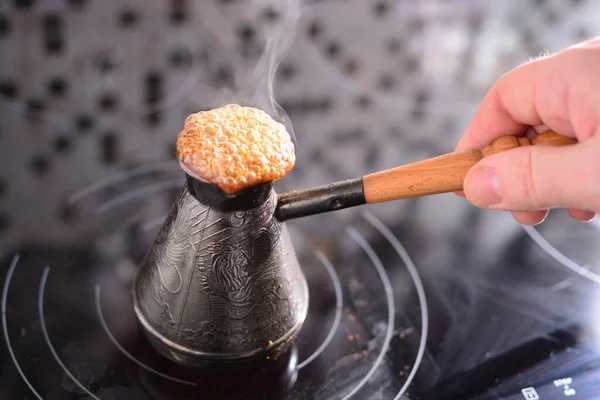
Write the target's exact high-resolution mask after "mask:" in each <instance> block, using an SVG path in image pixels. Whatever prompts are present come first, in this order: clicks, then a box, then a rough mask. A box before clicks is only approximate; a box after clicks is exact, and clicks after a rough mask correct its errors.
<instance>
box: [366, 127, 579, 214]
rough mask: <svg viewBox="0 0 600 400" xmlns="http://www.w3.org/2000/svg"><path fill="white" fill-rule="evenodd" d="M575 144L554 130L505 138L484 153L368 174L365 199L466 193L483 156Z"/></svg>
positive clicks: (456, 155) (445, 157)
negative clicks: (465, 186) (471, 173)
mask: <svg viewBox="0 0 600 400" xmlns="http://www.w3.org/2000/svg"><path fill="white" fill-rule="evenodd" d="M575 143H577V140H575V139H572V138H568V137H565V136H562V135H559V134H558V133H555V132H553V131H546V132H543V133H541V134H539V135H537V136H536V137H535V138H534V139H533V140H530V139H528V138H526V137H516V136H502V137H499V138H498V139H496V140H494V142H493V143H492V144H491V145H489V146H486V147H484V148H483V149H482V150H470V151H464V152H455V153H449V154H445V155H442V156H439V157H434V158H430V159H427V160H423V161H419V162H416V163H414V164H408V165H402V166H399V167H396V168H392V169H388V170H385V171H380V172H376V173H373V174H370V175H366V176H364V177H363V185H364V192H365V199H366V201H367V203H381V202H384V201H391V200H400V199H406V198H411V197H420V196H427V195H431V194H439V193H449V192H458V191H461V190H463V182H464V179H465V176H466V175H467V172H468V171H469V170H470V169H471V168H472V167H473V166H474V165H475V164H476V163H477V162H479V160H481V159H482V158H483V157H487V156H489V155H491V154H495V153H499V152H501V151H506V150H510V149H513V148H515V147H519V146H531V145H547V146H566V145H570V144H575Z"/></svg>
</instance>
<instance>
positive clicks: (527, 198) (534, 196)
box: [518, 149, 540, 208]
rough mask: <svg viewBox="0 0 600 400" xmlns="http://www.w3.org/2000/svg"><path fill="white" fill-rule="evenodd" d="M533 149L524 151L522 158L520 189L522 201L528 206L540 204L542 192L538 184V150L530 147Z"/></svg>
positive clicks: (533, 206) (532, 206)
mask: <svg viewBox="0 0 600 400" xmlns="http://www.w3.org/2000/svg"><path fill="white" fill-rule="evenodd" d="M528 150H532V151H523V153H522V160H521V168H520V170H521V177H520V182H519V184H520V188H519V189H520V190H519V191H518V193H519V196H520V199H519V200H520V202H523V203H524V204H525V205H526V206H528V207H531V208H536V207H538V206H539V204H540V193H539V190H538V187H537V185H536V179H535V178H536V165H537V163H536V157H535V154H536V152H535V151H534V149H528Z"/></svg>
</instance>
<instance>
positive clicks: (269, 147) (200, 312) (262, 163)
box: [134, 105, 576, 367]
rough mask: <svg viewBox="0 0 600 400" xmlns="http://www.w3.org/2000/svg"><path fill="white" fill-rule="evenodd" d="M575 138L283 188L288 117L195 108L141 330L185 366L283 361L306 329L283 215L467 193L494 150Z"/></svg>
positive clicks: (143, 291) (147, 267)
mask: <svg viewBox="0 0 600 400" xmlns="http://www.w3.org/2000/svg"><path fill="white" fill-rule="evenodd" d="M574 143H576V141H575V140H573V139H571V138H567V137H564V136H561V135H558V134H557V133H554V132H551V131H547V132H544V133H542V134H540V135H538V136H536V137H535V138H534V139H532V140H530V139H527V138H525V137H514V136H505V137H501V138H499V139H497V140H496V141H494V143H492V144H491V145H490V146H488V147H486V148H484V149H483V150H471V151H466V152H454V153H449V154H446V155H442V156H439V157H435V158H431V159H428V160H424V161H420V162H417V163H413V164H408V165H403V166H399V167H396V168H392V169H389V170H385V171H380V172H377V173H374V174H370V175H366V176H364V177H361V178H357V179H351V180H347V181H343V182H337V183H333V184H328V185H324V186H319V187H316V188H311V189H305V190H299V191H291V192H289V193H284V194H279V195H277V194H276V193H275V191H274V189H273V186H274V182H275V181H276V180H278V179H281V178H283V177H284V176H285V175H286V174H287V173H288V172H289V171H290V170H291V169H292V168H293V165H294V163H295V154H294V147H293V143H292V142H291V139H290V137H289V134H288V133H287V132H286V130H285V127H284V126H283V125H282V124H280V123H278V122H276V121H274V120H273V119H271V117H270V116H268V115H267V114H266V113H264V112H262V111H260V110H257V109H254V108H251V107H240V106H238V105H228V106H225V107H221V108H218V109H214V110H211V111H202V112H199V113H197V114H192V115H190V116H189V117H188V118H187V119H186V121H185V124H184V129H183V130H182V131H181V133H180V134H179V136H178V138H177V144H176V149H177V157H178V160H179V163H180V165H181V167H182V169H183V172H184V173H185V177H186V181H185V184H184V185H183V188H182V190H181V193H180V194H179V196H178V198H177V200H176V201H175V202H174V204H173V206H172V208H171V211H170V213H169V214H168V216H167V218H166V220H165V222H164V224H163V226H162V228H161V229H160V231H159V233H158V235H157V237H156V239H155V241H154V243H153V244H152V246H151V247H150V249H149V251H148V253H147V254H146V256H145V258H144V259H143V261H142V262H141V265H140V267H139V270H138V273H137V277H136V280H135V284H134V310H135V313H136V316H137V318H138V320H139V322H140V325H141V327H142V331H143V332H144V334H145V336H146V337H147V338H148V340H149V342H150V343H151V344H152V345H153V346H154V347H155V348H156V349H157V350H158V351H159V352H160V353H161V354H163V355H164V356H165V357H167V358H168V359H170V360H172V361H175V362H176V363H178V364H181V365H185V366H190V367H207V366H208V367H215V366H217V367H218V366H223V365H225V366H230V365H234V364H245V363H247V362H250V363H252V362H254V361H261V360H269V359H276V358H277V357H278V356H279V355H280V354H282V352H284V351H285V350H286V349H288V347H289V346H290V345H291V344H292V343H293V341H294V340H295V339H296V337H297V335H298V334H299V332H300V330H301V328H302V325H303V323H304V320H305V318H306V315H307V311H308V303H309V294H308V287H307V282H306V279H305V277H304V274H303V272H302V269H301V267H300V265H299V262H298V259H297V257H296V254H295V252H294V247H293V244H292V240H291V238H290V235H289V233H288V230H287V227H286V224H285V221H286V220H289V219H293V218H299V217H305V216H309V215H315V214H319V213H324V212H329V211H334V210H340V209H344V208H348V207H354V206H359V205H364V204H371V203H378V202H385V201H392V200H398V199H405V198H410V197H419V196H426V195H432V194H438V193H448V192H457V191H461V190H462V189H463V181H464V178H465V175H466V174H467V172H468V170H469V169H470V168H471V167H473V165H475V164H476V163H477V162H478V161H479V160H481V159H482V158H483V157H485V156H487V155H490V154H494V153H497V152H500V151H505V150H509V149H512V148H515V147H519V146H529V145H569V144H574Z"/></svg>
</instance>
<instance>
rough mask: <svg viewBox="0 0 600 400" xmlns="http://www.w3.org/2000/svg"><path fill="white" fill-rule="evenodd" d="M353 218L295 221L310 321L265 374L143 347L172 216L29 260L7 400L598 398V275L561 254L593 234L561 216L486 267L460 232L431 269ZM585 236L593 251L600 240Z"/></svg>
mask: <svg viewBox="0 0 600 400" xmlns="http://www.w3.org/2000/svg"><path fill="white" fill-rule="evenodd" d="M415 204H416V203H415ZM353 212H355V213H356V214H357V216H358V217H357V219H356V220H355V221H356V222H355V223H354V224H350V225H344V226H342V225H340V227H339V235H336V236H334V237H326V238H314V237H308V236H306V235H304V236H303V233H302V229H300V228H298V229H296V228H297V227H295V226H294V225H293V222H290V223H288V224H289V226H290V229H291V232H292V236H293V238H294V240H295V241H296V242H301V243H302V244H301V246H299V257H300V260H301V264H302V266H303V270H304V272H305V274H306V277H307V280H308V284H309V291H310V308H309V315H308V318H307V320H306V323H305V326H304V328H303V329H302V332H301V334H300V336H299V338H298V340H297V341H296V343H295V344H294V346H293V347H292V348H291V350H289V351H288V352H287V353H285V354H284V355H282V356H281V357H280V358H279V359H278V360H277V361H272V362H265V364H264V365H262V366H259V367H257V368H256V369H254V370H251V371H243V370H242V371H227V370H226V371H221V372H214V373H207V372H197V371H193V370H189V369H184V368H182V367H180V366H178V365H175V364H173V363H172V362H169V361H167V360H166V359H164V358H163V357H162V356H160V355H159V354H158V353H157V352H156V351H155V350H154V349H153V348H152V347H151V346H150V345H149V344H148V343H147V342H146V340H145V339H144V338H143V337H142V335H141V332H140V330H139V327H138V324H137V321H136V319H135V316H134V313H133V309H132V301H131V300H132V299H131V288H132V282H133V279H134V277H135V273H136V264H137V262H138V261H139V260H140V259H141V257H142V256H143V254H144V252H145V251H146V249H147V247H148V246H149V244H150V241H151V240H152V238H153V236H154V235H155V234H156V231H157V229H158V227H159V226H160V223H161V220H160V219H157V220H156V221H134V222H131V221H129V222H127V223H122V221H121V222H120V223H114V221H113V222H107V220H104V222H102V223H103V224H105V225H106V227H107V229H106V230H105V232H103V233H98V237H97V240H96V241H95V242H94V244H93V245H92V246H88V247H82V248H76V249H73V248H62V249H61V248H56V247H51V246H48V247H46V248H42V247H36V248H30V247H26V246H24V247H22V248H19V249H15V251H14V253H13V255H12V256H10V257H9V258H8V259H5V260H3V261H2V263H1V267H0V273H1V274H2V276H3V278H4V284H3V292H2V324H3V340H2V346H1V347H0V349H1V353H0V354H1V357H2V362H1V363H0V368H1V369H0V398H2V399H5V398H6V399H103V400H105V399H131V400H135V399H248V400H251V399H289V400H292V399H332V400H335V399H390V400H392V399H401V398H403V399H530V400H531V399H534V400H535V399H538V398H539V399H562V398H565V397H566V398H574V399H597V398H600V355H599V354H598V352H597V349H598V338H599V337H600V335H598V328H599V324H600V322H598V321H599V320H598V318H597V317H596V316H597V315H598V312H597V307H598V293H599V292H598V284H599V283H600V278H598V276H597V275H596V274H595V272H594V271H593V266H590V265H588V264H582V263H581V260H579V261H580V262H579V263H578V260H577V257H575V256H573V254H577V252H575V253H573V251H574V250H573V249H572V248H569V247H568V246H567V247H564V248H557V247H556V246H557V245H556V244H557V243H558V244H560V243H564V242H561V241H560V234H559V235H558V236H557V234H556V232H559V231H557V230H556V226H562V227H563V228H562V229H563V230H564V232H567V231H568V229H575V230H577V231H578V232H579V230H582V229H584V228H583V225H575V224H577V223H575V222H565V221H567V220H566V219H565V218H564V216H562V214H559V213H558V212H557V213H554V214H553V215H554V216H551V217H550V219H551V220H552V221H554V222H552V221H550V222H548V223H547V225H544V226H548V228H546V230H544V229H543V228H541V227H540V228H539V229H533V228H526V229H522V228H519V229H520V231H519V232H520V233H519V234H516V235H515V237H514V239H512V240H510V241H509V243H507V244H506V245H505V248H503V249H502V250H501V251H499V252H497V255H496V256H495V257H494V258H491V259H490V258H488V259H487V261H486V260H484V258H481V257H480V254H479V253H473V252H472V251H471V250H470V245H469V241H468V240H464V238H462V239H461V238H459V236H458V235H457V236H456V237H452V238H448V241H449V242H451V244H452V245H451V246H450V248H451V249H452V251H450V252H449V253H447V254H446V256H445V257H443V258H439V257H431V252H432V251H433V250H432V247H431V243H429V242H428V239H427V237H425V236H423V237H422V236H421V235H419V234H418V233H417V232H418V227H417V226H416V225H414V223H413V224H411V223H410V222H406V223H404V224H402V225H400V226H396V227H394V226H393V225H392V224H387V223H384V222H383V221H381V220H380V219H379V218H378V217H377V216H376V213H371V211H369V210H367V209H365V210H361V209H358V210H355V211H353ZM318 218H321V219H323V220H325V218H326V217H323V216H321V217H318ZM507 218H510V217H507ZM328 223H331V224H335V222H334V221H333V220H331V221H330V222H328ZM565 223H566V224H567V225H564V224H565ZM111 224H112V225H111ZM545 224H546V223H545ZM561 224H562V225H561ZM567 228H568V229H567ZM485 229H488V230H490V231H493V229H494V228H493V227H487V228H485ZM585 229H587V231H586V232H587V233H586V234H585V235H586V236H585V240H582V239H580V240H579V241H578V242H579V244H580V245H581V246H587V247H589V246H590V243H591V245H593V243H598V241H597V239H598V237H600V231H598V230H597V229H596V228H594V226H590V225H585ZM553 232H554V233H553ZM564 232H563V234H564ZM596 234H598V236H595V235H596ZM492 236H493V234H492ZM557 238H558V239H557ZM553 243H554V244H553ZM434 247H435V244H434ZM434 247H433V248H434ZM575 250H576V249H575ZM569 251H571V253H569ZM578 254H583V253H582V252H579V253H578ZM440 260H443V262H440ZM588 260H589V257H588Z"/></svg>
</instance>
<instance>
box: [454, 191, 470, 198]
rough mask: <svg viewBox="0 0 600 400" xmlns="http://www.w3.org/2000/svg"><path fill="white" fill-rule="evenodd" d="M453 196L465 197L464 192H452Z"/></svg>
mask: <svg viewBox="0 0 600 400" xmlns="http://www.w3.org/2000/svg"><path fill="white" fill-rule="evenodd" d="M454 194H455V195H457V196H458V197H467V196H466V195H465V192H463V191H462V190H461V191H460V192H454Z"/></svg>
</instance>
